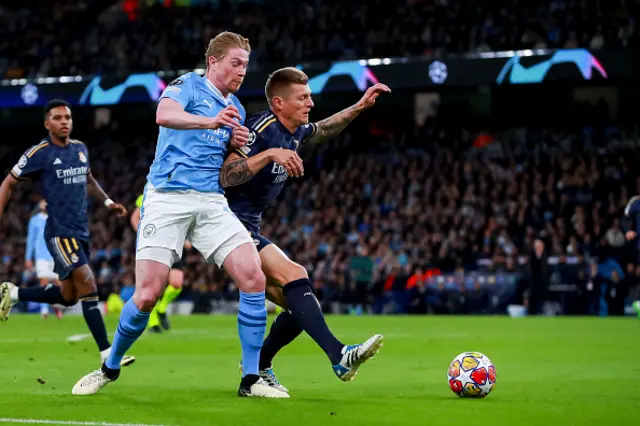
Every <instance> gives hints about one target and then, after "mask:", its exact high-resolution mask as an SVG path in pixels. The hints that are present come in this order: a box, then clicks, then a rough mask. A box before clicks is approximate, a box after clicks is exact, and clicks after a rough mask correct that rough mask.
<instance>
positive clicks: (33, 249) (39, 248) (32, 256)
mask: <svg viewBox="0 0 640 426" xmlns="http://www.w3.org/2000/svg"><path fill="white" fill-rule="evenodd" d="M46 224H47V215H46V214H45V213H42V212H41V213H37V214H34V215H33V216H31V219H29V230H28V231H27V250H26V253H25V257H24V258H25V260H30V261H32V262H33V261H34V260H47V261H48V260H53V257H51V253H49V249H48V248H47V242H46V240H45V238H44V228H45V225H46Z"/></svg>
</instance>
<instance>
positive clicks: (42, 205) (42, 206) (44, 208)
mask: <svg viewBox="0 0 640 426" xmlns="http://www.w3.org/2000/svg"><path fill="white" fill-rule="evenodd" d="M38 207H39V208H40V211H41V212H43V213H46V212H47V202H46V201H45V200H40V202H39V203H38Z"/></svg>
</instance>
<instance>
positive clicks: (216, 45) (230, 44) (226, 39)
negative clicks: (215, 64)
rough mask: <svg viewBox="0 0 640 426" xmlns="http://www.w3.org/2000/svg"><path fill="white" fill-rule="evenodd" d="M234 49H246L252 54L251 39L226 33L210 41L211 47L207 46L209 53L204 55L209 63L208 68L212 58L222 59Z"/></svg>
mask: <svg viewBox="0 0 640 426" xmlns="http://www.w3.org/2000/svg"><path fill="white" fill-rule="evenodd" d="M234 47H239V48H240V49H244V50H246V51H247V52H249V53H251V45H250V44H249V39H248V38H246V37H243V36H241V35H240V34H237V33H232V32H230V31H225V32H222V33H220V34H218V35H217V36H215V37H214V38H212V39H211V40H210V41H209V46H207V51H206V53H205V54H204V60H205V62H206V63H207V67H208V66H209V58H210V57H212V56H213V57H214V58H216V59H220V58H222V57H223V56H224V55H226V54H227V52H228V51H229V49H233V48H234Z"/></svg>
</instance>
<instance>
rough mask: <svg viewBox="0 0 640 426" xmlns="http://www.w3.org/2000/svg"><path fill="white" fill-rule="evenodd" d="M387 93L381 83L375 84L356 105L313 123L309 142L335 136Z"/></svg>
mask: <svg viewBox="0 0 640 426" xmlns="http://www.w3.org/2000/svg"><path fill="white" fill-rule="evenodd" d="M389 92H391V89H389V87H388V86H386V85H385V84H382V83H377V84H375V85H374V86H371V87H369V88H368V89H367V91H366V92H365V93H364V95H363V96H362V99H360V100H359V101H358V103H356V104H355V105H351V106H350V107H349V108H347V109H344V110H342V111H340V112H338V113H336V114H333V115H332V116H331V117H328V118H325V119H324V120H322V121H319V122H317V123H315V126H316V129H317V130H316V132H315V134H314V135H313V136H311V138H310V139H309V142H311V143H320V142H324V141H326V140H327V139H329V138H332V137H334V136H337V135H338V134H340V132H342V131H343V130H344V129H345V127H347V126H348V125H349V123H351V122H352V121H353V120H354V119H355V118H356V117H357V116H358V115H360V113H361V112H362V111H365V110H367V109H369V108H371V107H372V106H373V105H375V103H376V99H377V98H378V96H380V94H382V93H389Z"/></svg>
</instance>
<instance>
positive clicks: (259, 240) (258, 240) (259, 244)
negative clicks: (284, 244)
mask: <svg viewBox="0 0 640 426" xmlns="http://www.w3.org/2000/svg"><path fill="white" fill-rule="evenodd" d="M251 239H252V240H253V244H255V245H256V249H258V253H260V251H261V250H262V249H263V248H265V247H266V246H268V245H269V244H273V243H272V242H271V241H269V240H268V239H267V238H265V237H263V236H262V235H260V234H254V233H253V232H251Z"/></svg>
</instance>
